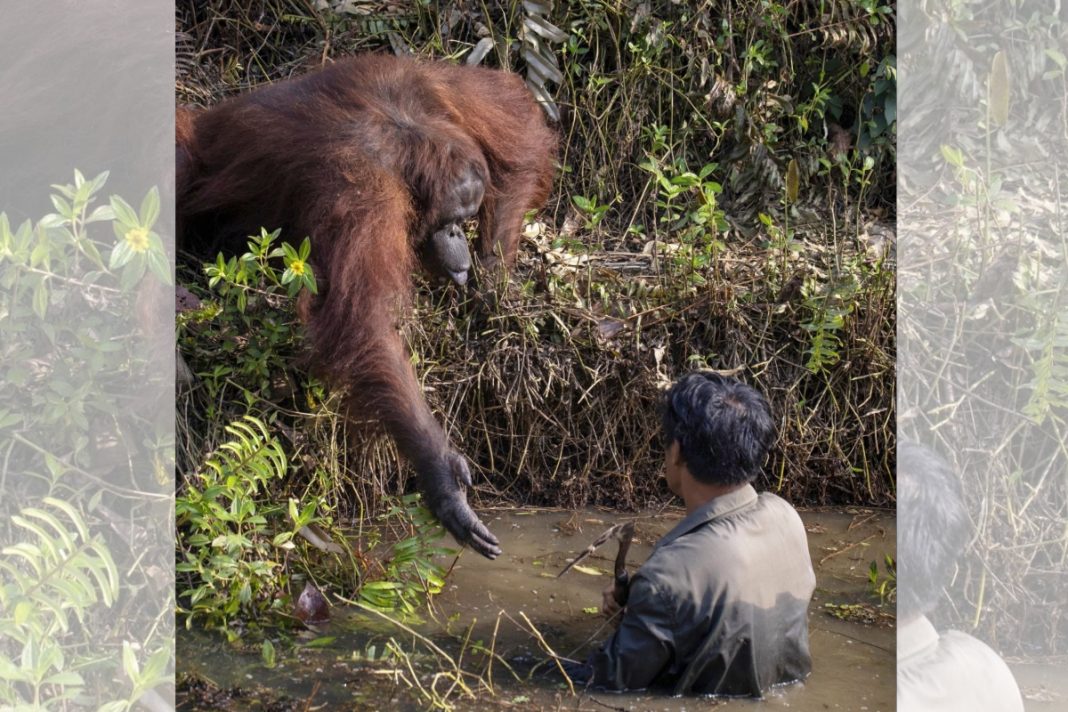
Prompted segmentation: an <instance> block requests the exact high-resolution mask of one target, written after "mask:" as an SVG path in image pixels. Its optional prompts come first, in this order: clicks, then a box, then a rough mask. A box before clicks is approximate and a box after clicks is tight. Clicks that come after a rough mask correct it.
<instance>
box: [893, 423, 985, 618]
mask: <svg viewBox="0 0 1068 712" xmlns="http://www.w3.org/2000/svg"><path fill="white" fill-rule="evenodd" d="M897 511H898V527H897V532H898V539H897V543H898V547H897V548H898V571H897V579H898V588H897V590H898V602H897V605H898V613H899V615H900V617H901V618H902V620H905V619H908V618H911V617H913V616H918V615H920V614H923V613H927V612H929V611H930V610H931V609H932V608H934V607H935V604H937V603H938V597H939V596H940V595H941V592H942V587H943V586H945V585H946V583H948V582H949V580H950V578H951V577H952V573H953V566H954V565H955V564H956V562H957V559H959V558H960V556H961V554H962V553H963V552H964V548H965V546H967V543H968V537H969V536H970V535H971V521H970V520H969V519H968V511H967V509H966V508H965V505H964V498H963V496H962V495H961V486H960V481H959V480H958V479H957V476H956V474H955V473H954V472H953V470H952V469H950V467H949V464H948V463H947V462H946V461H945V460H944V459H942V457H941V456H939V455H938V454H936V453H935V452H933V451H932V450H929V449H928V448H926V447H924V446H923V445H917V444H916V443H912V442H901V443H899V444H898V449H897Z"/></svg>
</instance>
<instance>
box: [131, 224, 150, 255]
mask: <svg viewBox="0 0 1068 712" xmlns="http://www.w3.org/2000/svg"><path fill="white" fill-rule="evenodd" d="M126 244H127V245H129V246H130V249H131V250H133V251H134V252H137V253H141V252H144V251H145V250H147V249H148V230H146V229H144V228H143V227H134V228H130V229H129V230H127V231H126Z"/></svg>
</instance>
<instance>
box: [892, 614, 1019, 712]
mask: <svg viewBox="0 0 1068 712" xmlns="http://www.w3.org/2000/svg"><path fill="white" fill-rule="evenodd" d="M897 709H898V710H900V712H935V710H937V712H1023V710H1024V704H1023V699H1022V698H1021V697H1020V688H1019V687H1017V686H1016V680H1015V678H1013V676H1012V671H1010V670H1009V666H1008V665H1006V664H1005V661H1004V660H1002V659H1001V658H1000V657H998V654H997V653H995V652H994V651H993V650H991V649H990V648H989V647H987V645H986V644H985V643H983V642H981V641H979V640H976V639H975V638H973V637H972V636H970V635H968V634H967V633H961V632H959V631H955V630H951V631H948V632H946V633H942V634H941V635H939V633H938V631H936V630H935V628H934V626H933V625H931V622H930V621H929V620H927V618H926V617H925V616H920V617H918V618H915V619H913V620H910V621H906V622H904V623H899V626H898V629H897Z"/></svg>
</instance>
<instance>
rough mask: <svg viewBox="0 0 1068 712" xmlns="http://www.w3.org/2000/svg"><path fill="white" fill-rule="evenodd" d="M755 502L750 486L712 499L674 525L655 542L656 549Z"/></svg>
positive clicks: (755, 497)
mask: <svg viewBox="0 0 1068 712" xmlns="http://www.w3.org/2000/svg"><path fill="white" fill-rule="evenodd" d="M756 500H757V492H756V490H755V489H753V485H751V484H746V485H745V486H743V487H739V488H738V489H736V490H734V491H733V492H730V493H728V494H724V495H720V496H719V497H713V498H712V499H710V500H708V501H707V502H705V503H704V504H703V505H701V506H700V507H698V508H697V509H695V510H694V511H692V512H690V513H689V514H687V515H686V518H685V519H683V520H682V521H681V522H679V523H678V524H676V525H675V528H674V529H672V530H671V531H670V532H668V533H667V535H666V536H664V538H663V539H661V540H660V541H658V542H657V544H656V548H657V549H659V548H660V547H662V546H665V545H667V544H670V543H671V542H673V541H675V540H676V539H678V538H679V537H680V536H682V535H683V534H688V533H689V532H691V531H693V530H694V529H697V528H698V527H700V526H701V525H703V524H706V523H707V522H710V521H712V520H713V519H719V518H720V517H724V516H726V515H728V514H733V513H734V512H737V511H738V510H740V509H745V508H746V507H748V506H750V505H751V504H753V503H754V502H756Z"/></svg>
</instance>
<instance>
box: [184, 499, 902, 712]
mask: <svg viewBox="0 0 1068 712" xmlns="http://www.w3.org/2000/svg"><path fill="white" fill-rule="evenodd" d="M483 514H484V517H485V518H486V519H488V520H489V523H490V528H491V529H492V530H493V531H494V532H495V533H496V534H497V535H498V536H499V537H500V539H501V545H502V546H503V548H504V551H505V554H504V555H502V557H501V558H500V559H498V560H497V561H493V562H491V561H486V560H484V559H482V558H481V557H477V556H474V555H471V554H470V553H465V554H464V555H463V556H462V557H461V558H460V560H459V561H458V562H457V563H456V564H455V566H454V567H453V570H452V573H451V575H450V577H449V584H448V586H447V588H446V591H445V592H444V593H443V594H442V595H440V596H438V597H437V598H436V600H435V603H434V611H433V619H430V620H428V621H427V622H426V623H424V624H422V625H419V626H418V630H419V631H420V632H421V633H422V634H424V635H426V636H428V637H430V638H432V639H433V640H434V641H435V643H436V644H438V645H439V646H440V647H441V648H442V649H444V650H445V651H447V652H448V653H449V654H451V655H453V656H454V658H455V657H458V656H460V655H461V650H462V651H463V652H462V656H463V657H462V659H461V665H462V666H463V667H464V669H469V666H470V669H471V670H472V671H474V672H475V673H476V674H478V675H480V676H482V677H483V678H484V679H490V678H489V676H488V675H487V673H486V656H485V655H480V654H479V653H478V651H477V649H476V648H477V645H476V643H481V644H482V645H483V646H485V647H486V648H490V647H492V649H493V651H494V652H495V653H496V654H497V655H498V656H500V658H498V660H499V661H500V662H495V663H494V667H493V669H492V684H493V688H494V693H493V694H488V693H486V692H485V691H483V692H482V693H481V694H479V695H478V696H477V698H475V699H471V698H464V697H461V696H458V695H456V694H454V695H452V696H450V697H449V698H448V699H449V700H450V701H451V702H452V703H453V704H455V705H456V708H457V709H505V708H509V709H510V708H515V707H518V708H520V709H530V710H537V709H557V708H561V709H570V710H605V709H617V710H667V711H683V710H686V711H692V710H707V709H713V708H717V709H718V708H723V707H729V708H733V709H738V710H743V709H747V710H758V709H765V708H767V709H780V708H789V709H793V710H800V711H801V712H817V711H818V712H824V711H825V710H850V711H852V712H867V711H869V710H870V711H871V712H880V711H881V712H892V710H893V709H894V686H895V682H894V672H895V664H894V660H895V654H894V638H895V634H894V629H893V619H892V616H891V615H890V613H892V611H893V607H892V606H888V607H879V606H878V605H877V604H878V599H877V598H873V596H872V595H871V594H870V593H869V590H868V567H869V565H870V563H871V562H872V561H879V562H882V561H883V558H884V555H885V554H888V553H890V554H892V553H893V550H894V549H893V547H894V541H895V529H894V518H893V515H892V514H889V513H885V512H874V511H870V510H861V509H848V510H845V511H836V512H831V511H820V512H802V518H803V519H804V521H805V526H806V529H807V530H808V536H809V551H810V553H811V555H812V561H813V565H814V566H815V569H816V577H817V588H816V593H815V598H814V600H813V602H812V605H811V607H810V611H809V627H810V637H811V650H812V658H813V672H812V675H811V677H810V678H809V679H808V680H807V681H806V682H805V683H804V684H801V685H794V686H791V687H788V688H786V689H783V690H778V691H775V692H773V693H772V694H770V695H769V696H768V697H767V699H765V700H763V701H751V700H708V699H694V698H688V699H681V698H679V699H672V698H665V697H656V696H649V695H638V694H625V695H617V694H607V693H592V694H590V693H579V697H571V696H570V693H569V692H568V690H567V689H566V687H565V686H564V685H563V683H562V682H561V681H560V679H559V678H557V677H554V676H553V675H551V674H550V673H544V672H539V671H543V670H545V669H546V666H544V665H542V666H540V667H538V666H537V663H539V662H541V661H544V660H545V659H546V655H545V652H544V646H546V645H548V646H551V647H552V648H553V649H554V650H555V652H557V653H558V654H561V655H567V656H569V657H572V658H576V659H581V658H584V657H585V655H586V653H587V652H588V651H589V649H590V648H591V647H592V646H595V645H596V644H597V643H598V642H600V641H601V640H603V639H604V638H606V637H607V636H608V635H609V634H610V632H611V631H610V629H608V628H607V627H606V626H605V624H604V620H603V618H601V617H600V615H599V614H597V613H596V611H593V610H591V609H592V608H593V607H596V606H598V605H599V603H600V591H601V589H602V588H604V587H605V586H607V585H608V583H609V581H610V577H609V575H608V573H607V572H608V571H609V570H610V569H611V568H612V559H613V558H614V556H615V544H614V542H612V543H609V544H606V545H604V546H603V547H602V548H601V549H600V550H598V551H597V552H596V554H595V555H594V556H592V557H591V558H590V559H588V560H587V561H586V562H584V563H585V564H586V565H587V566H585V567H584V568H585V571H579V570H575V569H572V570H571V571H569V572H568V573H567V574H566V575H565V576H564V577H562V578H557V577H556V574H557V573H558V572H559V571H560V569H561V568H563V566H564V565H565V564H566V563H567V561H568V560H569V558H570V557H571V556H573V555H574V554H575V553H577V552H578V551H581V550H582V549H584V548H585V547H586V546H587V545H588V544H589V543H591V542H592V541H593V540H594V539H595V538H596V537H597V536H598V535H599V534H601V533H602V532H603V531H604V530H605V529H607V528H608V527H609V526H611V525H612V524H616V523H619V522H620V521H624V520H625V519H627V518H632V519H634V521H635V523H636V533H635V540H634V543H633V545H632V547H631V550H630V556H629V557H628V561H629V563H630V567H629V568H630V569H631V570H633V569H634V568H636V567H637V566H638V565H639V564H640V563H641V562H642V561H644V560H645V558H646V557H647V556H648V554H649V552H650V550H651V548H652V545H653V543H655V541H656V540H657V539H658V538H659V537H661V536H662V535H663V534H665V533H666V532H667V531H668V530H670V529H671V527H672V526H674V524H675V523H677V522H678V521H679V520H680V519H681V516H682V512H681V510H667V511H663V512H657V513H650V514H646V515H642V516H637V517H627V518H624V517H620V516H618V515H614V514H605V513H598V512H593V511H586V512H577V513H576V512H546V511H539V512H531V511H520V512H516V511H514V510H509V511H507V512H499V513H495V512H485V513H483ZM598 570H599V571H601V572H603V574H602V575H596V574H597V572H598ZM872 604H875V605H872ZM502 611H503V613H502ZM832 614H837V615H832ZM524 616H525V618H524ZM528 621H529V623H528ZM532 627H533V628H536V631H537V633H535V632H533V631H532ZM373 629H377V632H371V630H373ZM321 634H322V635H328V636H333V637H334V640H333V641H332V642H331V643H330V644H329V645H328V646H327V647H324V648H321V649H309V648H303V649H301V650H300V652H299V654H297V655H296V656H292V655H290V656H289V658H288V659H285V660H281V656H280V660H281V661H280V663H279V665H278V666H277V667H276V668H274V669H273V670H270V669H267V668H266V667H264V665H263V664H262V662H261V661H260V659H259V655H258V654H257V652H256V651H252V652H249V653H248V654H244V655H242V654H237V653H235V652H234V651H233V649H232V648H227V646H226V645H225V644H224V643H222V642H221V641H219V640H217V639H216V638H212V637H208V636H206V635H204V634H200V633H190V632H185V631H183V632H182V633H181V634H180V636H179V645H178V655H179V665H178V671H179V673H183V672H186V673H193V674H196V675H198V676H199V677H202V678H205V679H208V680H211V681H212V682H214V683H216V684H217V685H219V686H220V687H223V688H232V687H240V686H244V687H254V688H256V692H255V693H254V694H251V695H246V699H245V702H241V701H236V702H234V703H233V704H232V705H228V707H229V708H231V709H263V708H264V707H262V706H261V705H262V702H263V699H264V698H265V697H278V696H280V697H284V698H288V699H289V700H291V701H294V706H295V707H298V708H304V707H303V706H304V704H305V703H306V702H308V701H309V700H310V702H311V708H315V707H316V706H320V708H321V709H422V708H425V707H426V706H427V703H426V701H425V698H423V701H422V702H420V701H419V700H420V698H419V696H418V693H416V692H413V691H412V690H410V689H409V688H408V687H406V686H404V685H395V684H394V683H393V681H392V679H391V677H390V675H389V672H388V669H384V668H390V667H396V665H382V664H379V665H376V664H375V662H374V660H368V657H369V656H368V655H367V653H369V652H372V655H371V656H370V657H371V658H374V657H375V654H377V655H378V656H380V655H381V653H380V652H377V653H374V652H373V651H381V650H382V649H383V647H384V645H385V642H386V641H387V640H388V639H389V637H391V636H392V637H395V638H396V639H397V640H398V641H402V643H404V642H405V641H406V642H407V643H411V645H407V647H408V648H412V647H414V648H421V649H422V650H426V648H425V646H422V645H416V644H414V643H413V642H412V641H413V638H412V636H411V635H410V634H405V633H403V632H401V631H399V630H396V629H393V630H391V631H389V632H388V633H387V632H383V631H382V628H381V626H380V625H375V626H369V625H368V624H367V623H366V621H359V622H358V617H357V616H356V615H355V614H352V613H348V614H346V613H345V612H344V611H341V610H338V609H335V616H334V622H333V623H331V624H330V625H329V626H328V627H327V629H325V630H323V631H321ZM538 634H540V636H541V637H542V638H543V641H544V642H542V641H539V640H538V638H537V635H538ZM279 649H280V650H281V648H279ZM426 657H427V658H431V656H426ZM431 662H433V659H432V658H431V660H430V661H428V660H422V661H420V660H419V659H415V662H414V665H415V666H416V669H420V670H421V671H422V673H423V675H422V676H423V678H424V679H426V680H430V681H431V682H432V677H431V676H430V674H429V671H430V670H431V669H433V668H432V667H431V666H430V663H431ZM505 662H507V663H508V664H509V665H510V666H511V667H512V668H513V670H514V671H515V673H516V675H518V676H519V677H521V678H523V679H527V677H528V675H530V673H531V672H532V671H533V672H534V675H533V677H531V678H530V680H531V681H530V682H518V681H516V680H515V678H514V677H513V676H512V675H510V674H509V673H508V672H507V670H506V669H505V665H504V663H505ZM423 663H425V664H426V665H427V666H426V667H421V666H422V664H423ZM433 664H439V662H434V663H433ZM439 683H441V684H439V686H438V687H439V689H442V688H446V687H447V685H445V684H444V683H443V682H441V681H439ZM428 684H429V683H428ZM297 702H299V705H298V704H296V703H297ZM184 708H185V709H196V708H197V706H196V705H195V704H194V703H190V704H187V705H186V706H185V707H184ZM278 708H279V709H281V708H284V707H281V706H280V707H278Z"/></svg>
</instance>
